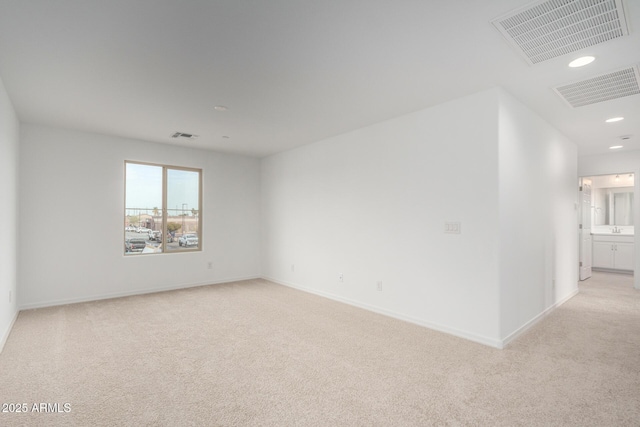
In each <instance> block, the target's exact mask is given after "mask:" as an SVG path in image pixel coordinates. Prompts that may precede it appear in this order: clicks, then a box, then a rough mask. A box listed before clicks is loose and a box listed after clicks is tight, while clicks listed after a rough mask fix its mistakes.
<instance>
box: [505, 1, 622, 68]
mask: <svg viewBox="0 0 640 427" xmlns="http://www.w3.org/2000/svg"><path fill="white" fill-rule="evenodd" d="M492 23H493V25H494V26H495V27H496V28H497V29H498V31H500V32H501V33H502V35H503V36H504V37H505V38H506V39H507V41H508V42H509V43H510V44H511V45H512V46H513V47H514V48H516V50H517V51H518V52H519V53H521V54H522V55H524V57H525V58H526V60H527V62H529V64H531V65H533V64H537V63H539V62H542V61H546V60H549V59H552V58H555V57H558V56H562V55H566V54H568V53H571V52H575V51H578V50H580V49H584V48H586V47H589V46H593V45H596V44H600V43H604V42H606V41H609V40H612V39H616V38H618V37H622V36H625V35H628V34H629V27H628V24H627V21H626V18H625V14H624V9H623V7H622V0H546V1H539V2H536V3H534V4H533V5H530V6H527V7H526V8H524V9H518V10H516V11H514V12H512V13H509V14H508V15H506V16H503V17H501V18H498V19H495V20H493V21H492Z"/></svg>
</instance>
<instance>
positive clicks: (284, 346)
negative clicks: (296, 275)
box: [0, 273, 640, 426]
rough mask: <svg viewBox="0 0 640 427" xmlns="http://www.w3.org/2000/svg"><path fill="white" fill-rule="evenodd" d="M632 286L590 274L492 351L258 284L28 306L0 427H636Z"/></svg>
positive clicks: (636, 324) (11, 349)
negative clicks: (21, 408)
mask: <svg viewBox="0 0 640 427" xmlns="http://www.w3.org/2000/svg"><path fill="white" fill-rule="evenodd" d="M631 286H632V278H631V277H630V276H621V275H611V274H602V273H600V274H598V273H597V274H595V275H594V277H593V278H592V279H590V280H589V281H587V282H583V283H581V284H580V293H579V294H578V295H577V296H576V297H574V298H573V299H571V300H570V301H568V302H567V303H566V304H564V305H563V306H562V307H560V308H559V309H557V310H556V311H554V312H553V313H552V314H551V315H550V316H548V317H546V318H545V319H544V320H543V321H542V322H540V323H538V324H537V325H536V326H535V327H534V328H533V329H531V330H530V331H529V332H528V333H526V334H524V335H523V336H521V337H520V338H519V339H518V340H516V341H515V342H514V343H512V344H511V345H510V346H508V347H507V348H506V349H504V350H496V349H493V348H489V347H485V346H483V345H480V344H475V343H472V342H468V341H465V340H463V339H460V338H456V337H452V336H448V335H446V334H442V333H438V332H434V331H431V330H429V329H426V328H422V327H419V326H415V325H412V324H408V323H404V322H401V321H398V320H394V319H390V318H387V317H384V316H381V315H378V314H375V313H370V312H367V311H364V310H360V309H358V308H354V307H351V306H348V305H343V304H340V303H338V302H334V301H331V300H327V299H323V298H321V297H318V296H314V295H310V294H307V293H304V292H300V291H296V290H293V289H289V288H286V287H282V286H278V285H275V284H272V283H269V282H266V281H262V280H255V281H246V282H239V283H234V284H225V285H214V286H207V287H201V288H193V289H187V290H180V291H172V292H164V293H158V294H152V295H143V296H135V297H128V298H120V299H113V300H106V301H98V302H91V303H83V304H74V305H67V306H60V307H53V308H46V309H38V310H30V311H25V312H22V313H20V315H19V317H18V320H17V321H16V324H15V326H14V329H13V331H12V333H11V335H10V337H9V339H8V341H7V343H6V346H5V349H4V352H3V353H2V354H0V373H1V379H0V402H2V403H14V404H15V403H20V404H21V403H26V404H27V406H28V412H27V413H0V425H2V426H18V425H42V426H55V425H78V426H118V425H130V426H142V425H149V426H156V425H162V426H186V425H202V426H217V425H229V426H232V425H233V426H236V425H237V426H245V425H260V426H271V425H274V426H275V425H278V426H280V425H284V426H332V425H345V426H346V425H379V426H412V425H421V426H424V425H491V426H494V425H504V426H518V425H575V426H588V425H593V426H614V425H618V426H624V425H628V426H638V425H640V292H638V291H636V290H633V289H632V287H631ZM34 403H36V404H38V405H39V404H40V403H45V404H46V403H49V404H51V405H50V406H48V407H47V406H46V405H45V407H47V408H48V409H57V411H60V412H53V413H51V412H44V413H43V412H32V411H33V404H34ZM55 403H58V407H57V408H56V407H55V405H54V404H55ZM65 403H66V404H68V406H64V404H65ZM38 407H40V406H38ZM65 409H69V410H70V412H64V411H65Z"/></svg>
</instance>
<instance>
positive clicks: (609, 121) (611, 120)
mask: <svg viewBox="0 0 640 427" xmlns="http://www.w3.org/2000/svg"><path fill="white" fill-rule="evenodd" d="M620 120H624V117H612V118H610V119H607V120H605V122H607V123H613V122H619V121H620Z"/></svg>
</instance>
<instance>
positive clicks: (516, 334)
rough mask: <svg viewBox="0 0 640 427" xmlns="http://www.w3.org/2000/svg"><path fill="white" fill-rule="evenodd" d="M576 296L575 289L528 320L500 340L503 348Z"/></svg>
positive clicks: (576, 291) (576, 290)
mask: <svg viewBox="0 0 640 427" xmlns="http://www.w3.org/2000/svg"><path fill="white" fill-rule="evenodd" d="M577 294H578V289H577V288H576V289H575V290H574V291H572V292H571V293H569V295H567V296H566V297H564V298H562V299H561V300H560V301H558V302H556V303H555V304H553V305H552V306H550V307H549V308H547V309H546V310H544V311H543V312H542V313H540V314H538V315H537V316H535V317H534V318H533V319H531V320H529V321H528V322H527V323H525V324H524V325H522V326H521V327H519V328H518V329H516V330H515V331H514V332H512V333H511V334H509V335H508V336H507V337H506V338H504V339H503V340H502V345H503V347H506V346H507V345H508V344H509V343H510V342H512V341H513V340H515V339H516V338H518V337H519V336H520V335H522V334H523V333H525V332H526V331H527V330H529V329H530V328H531V327H533V325H535V324H536V323H538V322H539V321H541V320H542V319H544V318H545V317H546V316H548V315H549V314H551V312H552V311H553V310H555V309H556V308H558V307H560V306H561V305H562V304H564V303H565V302H567V301H569V300H570V299H571V298H573V297H574V296H576V295H577Z"/></svg>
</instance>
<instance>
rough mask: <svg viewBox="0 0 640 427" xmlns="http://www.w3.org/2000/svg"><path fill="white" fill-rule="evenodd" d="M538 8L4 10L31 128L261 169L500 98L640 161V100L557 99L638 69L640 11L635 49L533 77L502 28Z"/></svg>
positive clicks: (589, 145) (605, 50)
mask: <svg viewBox="0 0 640 427" xmlns="http://www.w3.org/2000/svg"><path fill="white" fill-rule="evenodd" d="M527 4H531V1H529V0H482V1H478V0H451V1H436V0H396V1H390V0H318V1H306V0H269V1H264V0H215V1H214V0H186V1H185V0H183V1H178V0H55V1H51V0H0V77H1V78H2V80H3V81H4V84H5V86H6V88H7V91H8V92H9V96H10V97H11V99H12V101H13V103H14V106H15V109H16V111H17V113H18V116H19V117H20V120H21V121H23V122H26V123H39V124H47V125H53V126H58V127H64V128H71V129H79V130H85V131H91V132H97V133H102V134H109V135H117V136H123V137H128V138H136V139H142V140H148V141H156V142H161V143H168V144H178V145H183V146H184V145H188V146H195V147H200V148H206V149H212V150H217V151H223V152H233V153H240V154H246V155H252V156H265V155H269V154H272V153H276V152H279V151H283V150H287V149H291V148H294V147H296V146H300V145H304V144H308V143H312V142H314V141H318V140H320V139H323V138H327V137H330V136H333V135H337V134H340V133H344V132H348V131H350V130H354V129H357V128H360V127H363V126H366V125H369V124H373V123H376V122H379V121H382V120H385V119H389V118H392V117H396V116H399V115H402V114H406V113H409V112H412V111H416V110H419V109H423V108H426V107H429V106H432V105H436V104H439V103H442V102H444V101H447V100H449V99H453V98H457V97H461V96H465V95H468V94H471V93H474V92H477V91H480V90H483V89H487V88H490V87H495V86H501V87H503V88H504V89H506V90H507V91H509V92H510V93H511V94H513V95H514V96H516V97H517V98H518V99H520V100H521V101H522V102H523V103H525V104H526V105H528V106H529V107H530V108H532V109H533V110H535V111H537V112H538V114H540V115H541V116H542V117H544V118H545V119H546V120H547V121H549V122H550V123H552V124H553V125H555V126H556V127H557V128H558V129H560V130H561V131H562V132H563V133H564V134H566V135H567V136H568V137H570V138H571V139H572V140H573V141H575V142H576V143H577V144H578V146H579V153H580V154H595V153H605V152H609V149H608V147H609V146H611V145H614V144H616V143H617V142H619V140H618V137H619V136H621V135H628V134H632V135H634V137H633V138H632V139H631V140H629V141H626V142H625V143H624V145H625V148H623V149H622V150H638V149H640V95H634V96H630V97H627V98H623V99H619V100H613V101H607V102H603V103H599V104H594V105H590V106H586V107H580V108H576V109H572V108H571V107H569V106H567V105H566V104H565V103H564V102H563V101H562V100H561V99H560V98H559V96H558V95H557V94H556V93H554V91H553V90H552V88H553V87H555V86H558V85H560V84H565V83H571V82H573V81H577V80H582V79H586V78H589V77H592V76H596V75H598V74H602V73H606V72H609V71H614V70H617V69H620V68H622V67H628V66H631V65H637V64H640V1H638V0H625V2H624V4H625V9H626V11H627V15H628V21H629V23H630V35H629V36H625V37H622V38H619V39H616V40H612V41H609V42H606V43H603V44H601V45H598V46H595V47H591V48H587V49H584V50H582V51H580V52H576V53H575V54H569V55H566V56H563V57H559V58H555V59H552V60H549V61H546V62H543V63H539V64H537V65H533V66H531V65H528V64H527V62H526V61H525V60H524V59H523V58H522V57H521V56H520V55H519V54H518V53H516V52H515V51H514V50H513V48H512V47H510V45H509V44H508V43H507V42H506V41H505V39H503V37H502V35H501V34H500V33H499V32H498V31H497V30H496V29H495V28H494V26H493V25H492V24H491V21H492V20H493V19H495V18H497V17H500V16H502V15H504V14H505V13H508V12H510V11H512V10H514V9H517V8H519V7H521V6H523V5H527ZM587 54H588V55H592V56H595V57H596V58H597V59H596V61H595V62H593V63H592V64H590V65H588V66H586V67H583V68H579V69H571V68H569V67H567V64H568V62H569V61H570V60H572V59H575V58H577V57H579V56H583V55H587ZM217 105H224V106H226V107H228V110H227V111H224V112H221V111H217V110H216V109H215V108H214V107H215V106H217ZM613 116H624V117H625V118H626V119H625V120H624V121H622V122H618V123H614V124H605V123H604V120H605V119H606V118H609V117H613ZM460 125H461V126H464V123H461V124H460ZM176 131H180V132H187V133H194V134H197V135H200V137H199V138H198V139H197V140H185V139H179V140H176V139H172V138H171V135H172V134H173V133H174V132H176ZM225 137H228V138H225Z"/></svg>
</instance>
